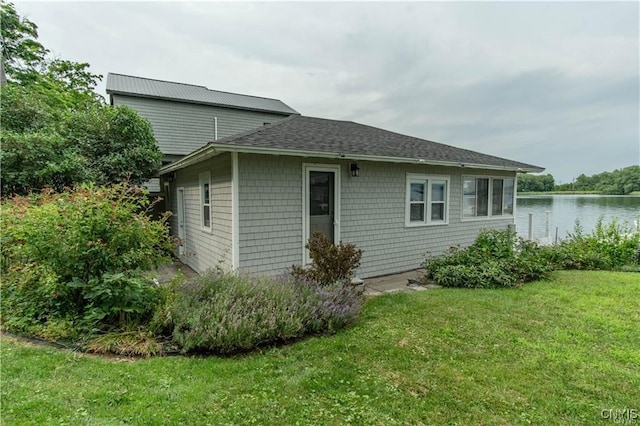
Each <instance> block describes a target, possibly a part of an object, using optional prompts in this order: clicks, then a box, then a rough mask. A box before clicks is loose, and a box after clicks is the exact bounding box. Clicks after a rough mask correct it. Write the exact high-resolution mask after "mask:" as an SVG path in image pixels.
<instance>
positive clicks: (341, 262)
mask: <svg viewBox="0 0 640 426" xmlns="http://www.w3.org/2000/svg"><path fill="white" fill-rule="evenodd" d="M305 248H306V249H307V250H309V257H310V258H311V266H310V267H309V268H303V267H301V266H293V267H292V269H291V274H292V275H293V276H294V277H296V278H298V279H301V280H303V281H314V282H316V283H318V284H322V285H327V286H332V285H334V284H335V283H337V282H344V283H348V282H350V281H351V278H353V276H354V274H355V270H356V268H358V266H360V259H361V258H362V250H360V249H359V248H357V247H356V246H355V245H354V244H343V243H340V244H333V243H332V242H331V241H330V240H329V238H327V236H326V235H325V233H324V232H320V231H314V232H313V233H312V234H311V238H310V239H309V241H308V242H307V244H306V245H305Z"/></svg>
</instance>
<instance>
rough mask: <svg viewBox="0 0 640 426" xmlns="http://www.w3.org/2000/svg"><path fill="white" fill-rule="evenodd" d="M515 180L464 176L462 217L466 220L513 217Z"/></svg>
mask: <svg viewBox="0 0 640 426" xmlns="http://www.w3.org/2000/svg"><path fill="white" fill-rule="evenodd" d="M514 195H515V193H514V179H513V178H497V177H473V176H464V177H463V179H462V216H463V218H465V219H471V218H490V217H500V216H512V215H513V202H514Z"/></svg>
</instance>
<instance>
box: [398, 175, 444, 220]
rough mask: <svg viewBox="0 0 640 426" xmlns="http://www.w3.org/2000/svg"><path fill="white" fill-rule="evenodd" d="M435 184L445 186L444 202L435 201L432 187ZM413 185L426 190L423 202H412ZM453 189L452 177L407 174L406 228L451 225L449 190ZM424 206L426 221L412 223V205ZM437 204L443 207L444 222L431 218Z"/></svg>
mask: <svg viewBox="0 0 640 426" xmlns="http://www.w3.org/2000/svg"><path fill="white" fill-rule="evenodd" d="M435 183H441V184H444V192H443V198H444V200H442V201H440V200H433V199H432V194H433V190H432V185H433V184H435ZM412 184H422V185H423V188H424V194H423V198H424V200H422V201H412V200H411V185H412ZM450 187H451V177H450V176H442V175H426V174H418V173H407V175H406V182H405V218H404V224H405V227H411V228H413V227H420V226H438V225H448V224H449V204H450V201H449V200H450V198H449V190H450ZM419 204H422V205H424V207H423V209H424V211H423V213H424V220H420V221H415V220H414V221H412V220H411V206H412V205H419ZM435 204H442V205H443V215H444V219H443V220H433V219H432V218H431V213H432V210H433V206H434V205H435Z"/></svg>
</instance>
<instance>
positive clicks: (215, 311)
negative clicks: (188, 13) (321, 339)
mask: <svg viewBox="0 0 640 426" xmlns="http://www.w3.org/2000/svg"><path fill="white" fill-rule="evenodd" d="M362 303H363V296H362V291H361V290H359V289H357V288H356V287H354V286H351V285H342V284H339V283H338V284H334V285H333V286H320V285H317V284H315V283H309V282H301V281H299V280H295V279H293V278H292V277H286V278H282V279H273V278H265V277H249V276H240V275H229V274H222V273H220V272H216V271H213V272H210V273H209V274H208V275H206V276H202V277H198V278H196V279H194V280H191V281H188V282H186V283H184V284H182V285H181V286H180V287H178V288H177V291H176V294H175V297H174V299H173V302H172V305H171V317H172V320H173V324H174V330H173V339H174V341H175V342H176V343H178V344H179V345H180V346H181V347H182V350H183V351H184V352H188V351H207V352H215V353H221V354H229V353H234V352H240V351H246V350H250V349H253V348H256V347H258V346H260V345H265V344H273V343H279V342H284V341H288V340H292V339H296V338H299V337H302V336H304V335H308V334H317V333H324V332H328V333H333V332H335V331H337V330H339V329H340V328H342V327H344V326H346V325H347V324H349V323H350V322H351V321H353V320H354V319H355V317H356V315H357V314H358V312H359V310H360V308H361V306H362Z"/></svg>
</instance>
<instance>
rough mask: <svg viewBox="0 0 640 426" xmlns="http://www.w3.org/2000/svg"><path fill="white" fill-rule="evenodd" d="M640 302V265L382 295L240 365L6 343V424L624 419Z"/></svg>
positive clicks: (636, 394)
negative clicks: (329, 331)
mask: <svg viewBox="0 0 640 426" xmlns="http://www.w3.org/2000/svg"><path fill="white" fill-rule="evenodd" d="M639 302H640V274H637V273H613V272H580V271H572V272H556V273H554V274H553V280H552V281H547V282H536V283H532V284H529V285H527V286H525V287H524V288H522V289H502V290H464V289H439V290H433V291H425V292H411V293H403V294H393V295H387V296H380V297H375V298H373V299H371V300H369V301H368V302H367V304H366V305H365V308H364V311H363V313H362V315H361V320H360V321H359V322H358V324H356V325H355V326H352V327H350V328H349V329H347V330H345V331H342V332H340V333H339V334H337V335H335V336H331V337H319V338H310V339H306V340H304V341H301V342H298V343H295V344H292V345H290V346H284V347H279V348H271V349H266V350H263V351H261V352H256V353H252V354H247V355H242V356H236V357H229V358H218V357H209V358H204V357H167V358H156V359H146V360H133V361H132V360H117V359H104V358H99V357H95V356H88V355H81V354H76V353H72V352H69V351H64V350H58V349H53V348H49V347H40V346H33V345H29V344H24V343H21V342H17V341H15V340H13V339H11V338H8V337H2V341H1V342H2V348H1V361H2V370H1V372H2V376H1V386H2V407H1V413H2V424H7V425H8V424H73V425H75V424H91V425H116V424H194V425H195V424H198V425H200V424H203V425H204V424H212V425H218V424H261V425H262V424H276V425H283V424H287V425H288V424H366V425H369V424H379V425H390V424H421V423H423V424H461V425H468V424H613V423H614V422H613V420H612V419H609V420H606V419H603V414H602V412H603V410H613V411H609V412H608V413H609V414H607V415H608V416H611V413H613V414H614V415H615V414H620V415H622V414H623V411H622V410H624V409H628V410H636V411H635V412H636V413H638V412H640V305H639ZM631 413H633V412H632V411H631ZM635 423H640V419H637V420H635Z"/></svg>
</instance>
